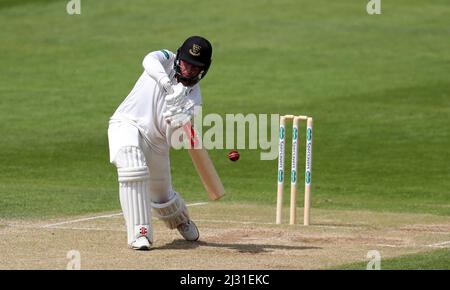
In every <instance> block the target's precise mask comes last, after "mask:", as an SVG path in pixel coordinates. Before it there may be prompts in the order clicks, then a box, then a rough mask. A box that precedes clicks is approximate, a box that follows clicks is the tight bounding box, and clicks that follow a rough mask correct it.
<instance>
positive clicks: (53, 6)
mask: <svg viewBox="0 0 450 290" xmlns="http://www.w3.org/2000/svg"><path fill="white" fill-rule="evenodd" d="M66 3H67V1H62V0H61V1H37V2H36V1H0V26H1V27H2V29H1V30H0V39H1V42H2V44H1V45H0V55H1V57H0V75H1V78H0V132H1V141H0V160H1V166H0V217H2V218H28V217H30V218H45V217H53V216H62V215H74V214H83V213H91V212H101V211H107V210H118V209H119V208H120V206H119V201H118V193H117V182H116V172H115V169H114V167H113V166H112V165H110V164H109V163H108V148H107V136H106V130H107V123H108V118H109V117H110V115H111V114H112V113H113V111H114V110H115V108H116V107H117V106H118V105H119V103H120V102H121V101H122V100H123V98H124V97H125V96H126V95H127V94H128V92H129V91H130V89H131V88H132V86H133V85H134V82H135V81H136V80H137V78H138V77H139V75H140V73H141V72H142V67H141V61H142V58H143V57H144V56H145V54H146V53H148V52H149V51H152V50H159V49H161V48H167V49H170V50H176V48H177V47H178V46H179V45H180V43H181V42H182V41H183V40H184V39H185V38H186V37H187V36H189V35H193V34H200V35H204V36H206V37H208V38H209V39H210V40H211V42H212V43H213V46H214V55H213V58H214V60H213V65H212V68H211V70H210V72H209V73H208V76H207V77H206V78H205V80H204V81H203V82H202V92H203V98H204V114H207V113H219V114H221V115H225V114H227V113H243V114H247V113H256V114H260V113H267V114H269V113H278V114H286V113H298V114H308V115H311V116H313V117H314V118H315V124H314V125H315V127H314V128H315V139H314V142H315V143H314V147H313V186H312V194H313V199H312V203H313V207H317V208H334V209H339V208H342V209H359V210H362V209H367V210H375V211H392V212H418V213H419V212H421V213H433V214H439V215H450V179H449V176H450V150H449V148H450V79H449V74H450V47H449V46H448V35H449V32H450V30H449V27H450V18H448V14H449V13H450V6H449V5H448V1H446V0H440V1H437V0H433V1H427V2H424V1H418V0H414V1H406V0H401V1H383V3H382V5H383V6H382V14H381V15H376V16H369V15H367V13H366V11H365V5H366V3H365V1H350V0H345V1H325V0H318V1H305V0H302V1H297V0H282V1H276V2H269V1H260V0H252V1H237V0H233V1H206V0H201V1H195V2H192V1H179V0H177V1H167V2H164V1H144V0H135V1H132V2H125V1H107V0H96V1H83V0H81V3H82V14H81V15H76V16H69V15H67V14H66V11H65V6H66ZM190 5H192V7H195V8H193V9H186V7H189V6H190ZM228 151H229V150H217V151H213V152H211V156H212V158H213V159H214V162H215V164H216V166H217V169H218V171H219V173H220V175H221V177H222V179H223V182H224V185H225V187H226V189H227V191H228V192H229V195H228V196H227V197H225V198H224V199H223V202H229V201H237V202H256V203H261V204H273V205H274V206H275V199H276V197H275V191H276V160H273V161H261V160H260V159H259V154H260V151H259V150H240V152H241V159H240V160H239V161H238V162H234V163H233V162H231V161H229V160H228V159H227V158H226V154H227V153H228ZM301 152H302V151H301ZM286 164H289V161H287V162H286ZM301 164H303V163H301ZM172 165H173V181H174V185H175V187H176V189H177V190H178V191H180V192H181V193H182V194H183V196H184V197H185V198H186V199H187V200H188V201H199V200H205V199H206V194H205V193H204V191H203V188H202V185H201V183H200V181H199V178H198V176H197V174H196V173H195V171H194V169H193V167H192V164H191V161H190V159H189V156H188V155H187V154H186V152H181V151H174V152H173V153H172ZM300 188H301V186H300ZM286 202H287V201H286ZM447 256H448V253H447Z"/></svg>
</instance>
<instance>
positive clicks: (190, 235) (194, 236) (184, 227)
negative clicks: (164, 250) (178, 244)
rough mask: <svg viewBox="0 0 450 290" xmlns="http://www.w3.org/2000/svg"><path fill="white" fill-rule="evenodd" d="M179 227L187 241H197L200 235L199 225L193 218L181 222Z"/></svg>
mask: <svg viewBox="0 0 450 290" xmlns="http://www.w3.org/2000/svg"><path fill="white" fill-rule="evenodd" d="M177 229H178V231H179V232H180V234H181V235H182V236H183V238H184V239H185V240H186V241H190V242H195V241H197V240H198V238H199V237H200V233H199V232H198V228H197V226H196V225H195V223H194V222H193V221H191V220H188V221H187V222H185V223H182V224H180V225H179V226H178V227H177Z"/></svg>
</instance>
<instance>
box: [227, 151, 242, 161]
mask: <svg viewBox="0 0 450 290" xmlns="http://www.w3.org/2000/svg"><path fill="white" fill-rule="evenodd" d="M240 156H241V155H240V154H239V152H237V151H236V150H233V151H231V152H230V153H228V158H230V160H231V161H237V160H238V159H239V157H240Z"/></svg>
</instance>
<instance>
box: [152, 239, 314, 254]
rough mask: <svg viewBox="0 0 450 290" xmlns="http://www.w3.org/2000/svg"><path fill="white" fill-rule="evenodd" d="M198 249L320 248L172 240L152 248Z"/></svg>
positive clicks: (256, 252) (247, 251) (253, 252)
mask: <svg viewBox="0 0 450 290" xmlns="http://www.w3.org/2000/svg"><path fill="white" fill-rule="evenodd" d="M198 247H212V248H225V249H230V250H235V251H237V252H239V253H251V254H259V253H267V252H271V251H273V250H318V249H322V248H320V247H302V246H285V245H264V244H262V245H260V244H226V243H211V242H204V241H197V242H188V241H185V240H181V239H178V240H174V241H173V242H171V243H169V244H165V245H164V246H161V247H154V249H158V250H191V249H196V248H198Z"/></svg>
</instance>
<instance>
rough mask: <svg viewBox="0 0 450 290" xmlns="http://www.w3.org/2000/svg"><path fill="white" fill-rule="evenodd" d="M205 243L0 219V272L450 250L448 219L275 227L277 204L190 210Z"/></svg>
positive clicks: (318, 264) (117, 216) (328, 214)
mask: <svg viewBox="0 0 450 290" xmlns="http://www.w3.org/2000/svg"><path fill="white" fill-rule="evenodd" d="M188 208H189V211H190V214H191V217H192V219H193V220H194V221H195V223H196V224H197V226H198V228H199V230H200V240H199V241H197V242H187V241H184V240H183V239H182V238H181V236H180V235H179V233H178V232H177V230H169V229H167V228H166V227H165V226H164V224H163V223H162V222H160V221H158V220H156V219H153V226H154V244H153V248H152V250H150V251H145V252H144V251H133V250H130V249H128V248H127V245H126V230H125V225H124V220H123V217H122V215H121V213H120V212H109V213H102V214H96V215H90V216H77V217H69V218H61V219H52V220H5V219H2V220H0V248H1V251H0V269H66V268H67V265H68V263H69V262H70V257H69V256H68V253H69V251H71V250H75V251H78V252H79V253H80V256H79V258H80V265H81V269H150V270H151V269H157V270H160V269H180V270H185V269H208V270H211V269H238V270H241V269H258V270H261V269H267V270H284V269H323V268H329V267H334V266H337V265H340V264H346V263H352V262H362V261H367V262H368V258H367V253H368V251H370V250H377V251H379V252H380V254H381V257H382V259H386V258H391V257H395V256H401V255H406V254H413V253H419V252H425V251H431V250H434V249H439V248H450V217H446V216H436V215H431V214H400V213H377V212H369V211H343V210H329V209H314V208H312V209H311V225H310V226H308V227H305V226H303V225H302V224H303V221H302V216H303V208H298V209H297V216H298V217H299V218H298V221H297V225H293V226H291V225H288V224H287V223H288V221H289V217H288V212H289V209H288V208H287V207H286V206H285V208H284V211H283V222H284V224H282V225H276V224H275V205H274V206H263V205H253V204H234V203H221V202H220V201H219V202H209V203H199V204H190V205H189V207H188Z"/></svg>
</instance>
